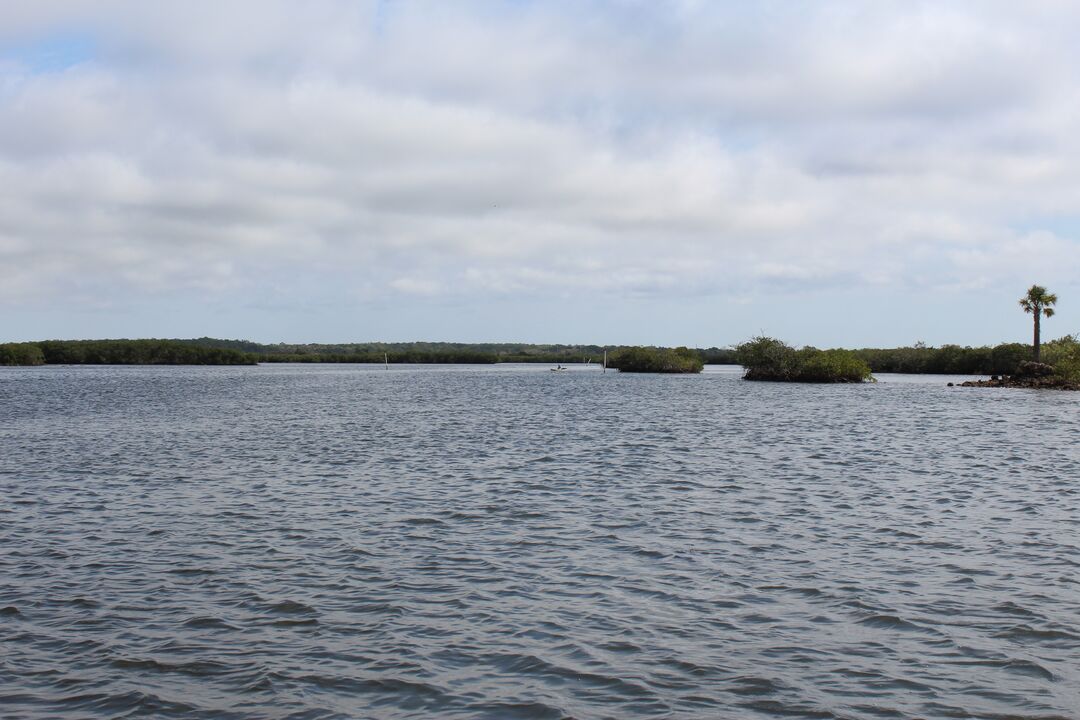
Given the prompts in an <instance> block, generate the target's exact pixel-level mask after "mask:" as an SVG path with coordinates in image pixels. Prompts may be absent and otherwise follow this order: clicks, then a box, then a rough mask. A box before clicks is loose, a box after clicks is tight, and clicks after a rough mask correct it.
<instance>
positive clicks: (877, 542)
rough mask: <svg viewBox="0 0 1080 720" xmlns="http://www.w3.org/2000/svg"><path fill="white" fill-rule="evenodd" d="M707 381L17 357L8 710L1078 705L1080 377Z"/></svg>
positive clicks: (834, 710) (8, 404)
mask: <svg viewBox="0 0 1080 720" xmlns="http://www.w3.org/2000/svg"><path fill="white" fill-rule="evenodd" d="M708 370H709V372H707V373H706V374H704V375H700V376H691V377H663V376H643V375H639V376H633V375H619V374H617V373H611V372H609V373H607V374H602V373H600V372H599V371H596V370H588V371H585V370H577V371H574V372H570V373H559V374H556V373H550V372H547V370H546V368H545V367H527V366H526V367H521V366H495V367H483V368H480V367H449V368H433V367H428V368H415V367H411V368H399V367H392V368H391V369H390V370H384V369H382V368H381V367H379V368H371V367H362V366H361V367H357V366H262V367H255V368H108V367H106V368H91V367H80V368H62V367H51V368H37V369H31V368H19V369H4V370H0V417H2V423H0V492H2V496H0V717H4V718H8V717H12V718H23V717H26V718H35V717H58V718H96V717H161V718H168V717H190V718H196V717H198V718H205V717H221V718H285V717H293V718H347V717H348V718H353V717H371V718H431V717H447V718H499V719H502V718H563V717H574V718H620V719H622V718H644V717H659V718H781V717H782V718H860V719H862V718H865V719H871V718H916V717H917V718H999V719H1003V718H1077V717H1080V584H1078V581H1080V573H1078V568H1080V544H1078V543H1080V450H1078V449H1077V445H1076V442H1077V439H1078V438H1080V413H1078V407H1080V406H1078V402H1080V396H1078V395H1074V394H1068V393H1053V392H1035V391H1018V390H997V389H971V388H946V387H945V379H943V378H940V377H937V378H925V377H924V378H900V377H892V378H890V377H889V376H884V377H883V378H882V379H883V380H885V381H886V382H881V383H879V384H877V385H865V386H807V385H779V384H755V383H748V382H744V381H741V380H740V379H739V377H738V374H737V373H735V372H733V371H732V369H730V368H709V369H708Z"/></svg>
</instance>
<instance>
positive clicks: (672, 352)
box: [608, 347, 705, 373]
mask: <svg viewBox="0 0 1080 720" xmlns="http://www.w3.org/2000/svg"><path fill="white" fill-rule="evenodd" d="M704 365H705V363H704V362H703V361H702V359H701V354H700V353H699V352H698V351H697V350H691V349H690V348H685V347H678V348H673V349H669V348H657V347H628V348H621V349H619V350H617V351H616V352H614V353H612V354H611V356H610V357H609V358H608V367H612V368H616V369H617V370H619V371H620V372H637V373H699V372H701V370H702V368H703V367H704Z"/></svg>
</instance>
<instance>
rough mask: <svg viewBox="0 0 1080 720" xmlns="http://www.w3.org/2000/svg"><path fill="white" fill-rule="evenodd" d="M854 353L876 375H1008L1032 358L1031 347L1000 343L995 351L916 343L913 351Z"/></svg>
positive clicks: (991, 349)
mask: <svg viewBox="0 0 1080 720" xmlns="http://www.w3.org/2000/svg"><path fill="white" fill-rule="evenodd" d="M854 353H855V355H856V357H858V358H859V359H860V360H862V361H863V362H865V363H866V364H867V365H869V366H870V369H871V370H872V371H873V372H875V373H912V374H916V375H922V374H930V373H934V374H941V375H1008V374H1010V373H1012V372H1013V370H1015V369H1016V366H1017V365H1019V364H1020V363H1021V362H1023V361H1024V360H1027V359H1028V358H1030V357H1031V346H1030V345H1024V344H1023V343H1002V344H1001V345H996V346H994V347H974V348H973V347H961V346H959V345H942V346H941V347H938V348H935V347H927V346H926V345H923V344H922V343H918V344H916V345H914V346H913V347H900V348H864V349H862V350H855V351H854Z"/></svg>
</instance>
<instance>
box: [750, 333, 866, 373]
mask: <svg viewBox="0 0 1080 720" xmlns="http://www.w3.org/2000/svg"><path fill="white" fill-rule="evenodd" d="M735 357H736V360H737V361H738V363H739V364H740V365H742V366H743V368H745V372H744V374H743V377H744V378H745V379H747V380H771V381H778V382H815V383H828V382H845V383H846V382H863V381H865V380H870V379H871V375H870V366H869V365H867V364H866V363H865V362H864V361H863V360H862V359H860V358H859V357H858V356H857V355H856V354H855V353H853V352H852V351H850V350H818V349H817V348H813V347H805V348H803V349H802V350H795V349H794V348H792V347H791V346H790V345H787V344H786V343H784V342H782V341H780V340H777V339H776V338H770V337H764V336H762V337H756V338H754V339H753V340H750V341H749V342H745V343H743V344H742V345H739V346H738V348H736V352H735Z"/></svg>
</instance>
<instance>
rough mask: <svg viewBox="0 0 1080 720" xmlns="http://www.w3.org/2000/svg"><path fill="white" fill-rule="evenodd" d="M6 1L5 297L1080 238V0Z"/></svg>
mask: <svg viewBox="0 0 1080 720" xmlns="http://www.w3.org/2000/svg"><path fill="white" fill-rule="evenodd" d="M6 15H7V17H6V19H5V23H4V25H5V28H4V29H3V30H0V184H2V186H3V187H4V188H5V192H4V193H3V196H2V197H0V257H2V258H3V260H4V262H3V263H2V264H0V302H6V303H16V302H18V303H25V302H27V297H28V295H27V292H28V288H34V289H35V293H34V294H33V296H32V297H35V298H39V297H41V296H42V295H43V294H44V295H47V296H48V297H51V298H54V299H55V300H57V301H60V302H62V301H64V300H65V299H73V298H77V297H84V296H87V295H96V296H101V295H106V296H107V295H109V293H113V294H115V295H116V296H117V297H120V296H123V297H129V296H130V294H131V293H135V294H137V295H139V294H141V295H146V294H154V293H184V292H199V293H208V292H209V293H215V294H218V295H222V296H229V294H230V293H232V294H235V296H236V297H245V296H249V295H250V294H251V293H252V292H254V291H256V290H257V289H258V288H260V287H263V286H267V285H270V284H272V285H273V286H274V287H280V286H281V285H283V284H284V285H288V283H285V282H283V279H285V278H300V277H302V278H305V282H304V283H302V286H303V288H304V293H308V292H310V291H311V288H316V290H315V292H319V290H318V289H319V288H323V289H328V288H333V289H336V290H335V292H336V291H337V290H340V289H342V288H351V289H352V290H355V289H356V288H365V291H364V294H367V295H374V296H380V295H384V294H395V293H400V294H404V295H411V296H421V297H427V298H438V297H443V296H471V297H479V298H485V297H498V296H506V295H511V294H534V295H544V294H550V293H565V294H577V293H582V292H588V293H594V294H598V295H604V296H608V297H620V296H623V295H626V296H638V295H642V294H645V295H648V294H649V293H663V294H666V295H672V294H676V295H677V294H688V295H717V296H724V295H728V296H730V297H732V298H742V297H745V295H746V294H747V293H748V292H754V291H761V292H785V293H797V292H804V291H807V290H812V289H814V288H827V287H845V288H847V287H851V286H852V285H860V284H862V285H866V286H867V287H892V288H901V289H902V288H905V287H917V288H920V289H921V290H920V291H925V290H926V289H927V288H929V289H935V288H937V289H949V288H954V287H957V286H958V285H962V284H964V283H975V284H979V285H981V286H996V285H1009V286H1011V285H1018V286H1023V285H1024V284H1025V283H1028V282H1029V281H1030V279H1031V278H1032V277H1034V276H1035V275H1036V274H1037V275H1038V277H1039V279H1040V281H1041V282H1045V283H1050V284H1053V283H1054V282H1057V281H1064V280H1065V279H1066V278H1069V277H1072V276H1074V275H1075V273H1076V270H1077V269H1078V267H1077V264H1078V262H1080V259H1078V253H1077V247H1078V242H1080V238H1078V237H1075V236H1071V235H1067V234H1065V235H1063V234H1060V233H1056V232H1054V231H1053V230H1052V229H1040V228H1031V227H1027V226H1024V227H1021V226H1022V225H1023V223H1024V222H1026V221H1027V219H1029V218H1031V217H1041V216H1053V215H1060V214H1064V213H1069V212H1071V211H1072V210H1074V209H1075V207H1076V202H1077V188H1078V187H1080V169H1078V168H1080V164H1078V163H1077V162H1076V159H1077V157H1078V155H1080V153H1078V150H1080V144H1078V140H1077V138H1076V134H1075V128H1074V127H1073V125H1074V119H1075V117H1076V116H1077V112H1078V110H1080V93H1078V88H1077V83H1076V81H1075V80H1074V78H1073V77H1072V75H1073V73H1072V70H1071V69H1072V68H1075V67H1076V66H1077V64H1078V63H1077V61H1078V60H1080V57H1078V55H1080V52H1078V51H1077V49H1076V45H1075V43H1074V42H1073V37H1074V35H1073V34H1072V33H1071V32H1070V29H1076V28H1077V25H1078V24H1080V11H1077V10H1075V9H1073V7H1072V6H1071V5H1070V4H1067V3H1055V2H1038V3H1034V4H1032V5H1030V6H1025V7H1024V8H1018V7H1016V6H1014V5H1012V4H1007V3H1003V2H988V3H987V2H980V3H976V2H970V3H950V4H948V5H947V6H945V5H941V4H939V3H929V2H915V3H911V2H903V3H901V2H883V3H874V4H870V5H868V4H865V3H851V2H825V3H815V4H813V5H801V6H793V5H791V4H790V3H779V2H764V3H755V4H753V5H752V6H749V7H747V6H737V5H729V4H716V3H695V2H672V3H651V2H649V3H645V2H629V3H605V2H590V3H579V2H572V3H571V2H552V3H529V2H523V3H516V2H515V3H511V2H494V1H492V2H471V3H454V4H441V3H440V4H431V3H408V2H394V3H387V2H369V3H355V2H344V1H341V2H338V1H329V0H324V1H321V2H312V3H306V4H304V6H303V8H299V7H298V6H297V5H295V4H294V3H289V2H284V1H277V0H275V1H272V2H254V1H248V2H245V1H242V0H239V1H236V2H229V3H211V2H192V3H172V4H160V3H153V4H147V3H137V2H120V1H118V0H106V1H104V2H102V3H100V4H96V5H95V9H94V12H93V13H90V12H88V11H87V9H86V8H85V6H84V4H82V3H75V2H60V1H58V0H49V1H47V2H41V3H33V4H25V5H23V6H20V8H19V9H17V10H8V11H6ZM26 38H31V41H30V45H29V46H28V45H27V40H26ZM58 38H59V40H58ZM63 38H76V39H77V40H72V41H71V42H77V43H78V46H77V50H78V52H66V51H65V47H64V42H65V41H64V40H63ZM88 38H89V39H88ZM34 43H37V44H38V45H37V46H35V45H34ZM35 47H38V48H39V49H48V50H49V51H50V52H52V53H53V55H52V56H53V57H61V58H65V60H64V61H63V62H60V63H53V64H42V63H36V62H32V61H31V60H29V59H28V58H32V57H37V56H38V55H40V53H38V54H37V55H36V54H35V49H34V48H35ZM313 300H318V298H313Z"/></svg>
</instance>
